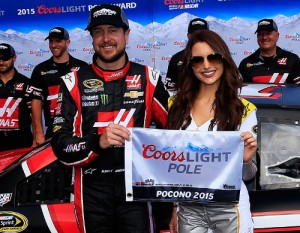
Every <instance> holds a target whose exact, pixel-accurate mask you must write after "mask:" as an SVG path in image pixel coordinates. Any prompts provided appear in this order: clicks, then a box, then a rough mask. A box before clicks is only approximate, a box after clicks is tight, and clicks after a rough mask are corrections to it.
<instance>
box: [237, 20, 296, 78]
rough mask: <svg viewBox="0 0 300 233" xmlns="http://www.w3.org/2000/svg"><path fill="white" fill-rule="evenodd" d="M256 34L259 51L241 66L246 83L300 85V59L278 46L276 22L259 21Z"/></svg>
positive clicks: (246, 59)
mask: <svg viewBox="0 0 300 233" xmlns="http://www.w3.org/2000/svg"><path fill="white" fill-rule="evenodd" d="M255 33H257V43H258V45H259V49H257V50H256V51H255V52H254V53H253V54H251V55H250V56H248V57H246V58H244V59H243V60H242V61H241V63H240V65H239V70H240V72H241V75H242V77H243V80H244V82H250V83H293V84H299V83H300V78H299V77H300V59H299V57H298V56H297V55H296V54H294V53H291V52H289V51H286V50H283V49H281V48H280V47H278V46H277V41H278V39H279V32H278V27H277V24H276V23H275V21H274V20H273V19H261V20H259V22H258V26H257V29H256V31H255Z"/></svg>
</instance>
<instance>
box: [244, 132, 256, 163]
mask: <svg viewBox="0 0 300 233" xmlns="http://www.w3.org/2000/svg"><path fill="white" fill-rule="evenodd" d="M241 138H242V141H244V163H249V162H251V161H252V157H253V156H254V155H255V154H256V150H257V140H256V138H255V137H254V136H253V134H252V133H250V132H243V133H241Z"/></svg>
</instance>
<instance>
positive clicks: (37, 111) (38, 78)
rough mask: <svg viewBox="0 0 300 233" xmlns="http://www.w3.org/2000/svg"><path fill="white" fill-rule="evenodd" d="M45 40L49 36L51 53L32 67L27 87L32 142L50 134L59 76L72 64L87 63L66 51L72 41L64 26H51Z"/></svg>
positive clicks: (38, 142) (48, 136) (36, 141)
mask: <svg viewBox="0 0 300 233" xmlns="http://www.w3.org/2000/svg"><path fill="white" fill-rule="evenodd" d="M45 40H49V49H50V51H51V53H52V55H53V56H52V57H51V58H50V59H48V60H46V61H44V62H42V63H40V64H38V65H37V66H36V67H35V68H34V70H33V72H32V75H31V84H32V86H31V87H30V88H29V89H28V92H29V94H30V96H31V97H32V120H33V133H34V141H33V146H37V145H39V144H41V143H43V142H44V141H45V139H49V138H51V135H52V123H53V116H54V110H55V107H56V100H57V97H58V96H57V94H58V91H59V84H60V77H61V76H63V75H65V74H67V73H69V72H70V71H71V70H72V69H73V68H75V67H81V66H84V65H87V63H85V62H83V61H81V60H79V59H76V58H74V57H72V56H71V55H70V54H69V53H68V47H69V45H70V43H71V41H70V36H69V33H68V31H67V30H66V29H65V28H62V27H55V28H52V29H51V30H50V31H49V35H48V36H47V37H46V38H45ZM42 110H44V119H45V126H46V128H47V131H46V133H44V125H43V121H42Z"/></svg>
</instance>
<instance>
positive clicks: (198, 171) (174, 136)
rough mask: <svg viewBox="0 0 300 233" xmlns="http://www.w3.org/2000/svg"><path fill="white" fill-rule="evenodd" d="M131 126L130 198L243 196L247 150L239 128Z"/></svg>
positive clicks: (128, 159) (127, 159)
mask: <svg viewBox="0 0 300 233" xmlns="http://www.w3.org/2000/svg"><path fill="white" fill-rule="evenodd" d="M130 130H131V140H130V141H126V142H125V177H126V178H125V179H126V194H127V195H126V200H127V201H174V202H180V201H196V202H201V203H207V202H238V200H239V193H240V188H241V183H242V166H243V154H244V143H243V141H242V140H241V137H240V132H239V131H209V132H200V131H188V130H160V129H144V128H131V129H130Z"/></svg>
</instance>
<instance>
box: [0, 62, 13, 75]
mask: <svg viewBox="0 0 300 233" xmlns="http://www.w3.org/2000/svg"><path fill="white" fill-rule="evenodd" d="M13 69H14V64H11V65H10V66H8V67H7V69H5V70H4V71H2V70H1V69H0V74H7V73H9V72H10V71H12V70H13Z"/></svg>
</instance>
